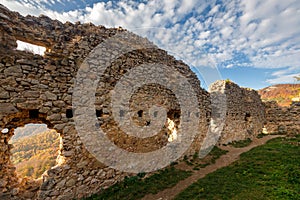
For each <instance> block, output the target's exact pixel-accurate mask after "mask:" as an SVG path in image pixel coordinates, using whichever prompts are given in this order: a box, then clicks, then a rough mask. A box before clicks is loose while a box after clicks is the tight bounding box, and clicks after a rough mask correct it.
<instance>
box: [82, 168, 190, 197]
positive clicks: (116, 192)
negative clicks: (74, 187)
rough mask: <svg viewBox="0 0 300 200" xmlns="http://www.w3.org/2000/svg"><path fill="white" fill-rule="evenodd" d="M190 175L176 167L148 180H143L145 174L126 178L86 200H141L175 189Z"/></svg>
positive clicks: (188, 172) (160, 172)
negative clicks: (165, 190) (149, 195)
mask: <svg viewBox="0 0 300 200" xmlns="http://www.w3.org/2000/svg"><path fill="white" fill-rule="evenodd" d="M190 175H191V172H190V171H183V170H179V169H175V168H174V167H169V168H167V169H164V170H161V171H159V172H158V173H156V174H154V175H152V176H150V177H148V178H143V176H144V174H139V175H137V176H134V177H130V178H125V180H124V181H122V182H120V183H117V184H115V185H113V186H112V187H110V188H108V189H106V190H104V191H103V192H101V193H100V194H96V195H93V196H91V197H90V198H87V199H86V200H96V199H97V200H98V199H99V200H102V199H103V200H109V199H111V200H117V199H141V198H143V197H144V196H145V195H146V194H156V193H157V192H159V191H161V190H164V189H166V188H170V187H173V186H175V185H176V184H177V183H178V182H179V181H180V180H183V179H185V178H187V177H189V176H190Z"/></svg>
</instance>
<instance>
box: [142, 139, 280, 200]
mask: <svg viewBox="0 0 300 200" xmlns="http://www.w3.org/2000/svg"><path fill="white" fill-rule="evenodd" d="M276 137H282V136H280V135H268V136H265V137H263V138H260V139H257V138H255V139H253V141H252V143H251V144H250V145H249V146H247V147H244V148H233V147H229V146H226V147H222V149H224V150H227V151H228V152H227V153H226V154H225V155H223V156H221V157H220V158H218V159H217V160H216V162H215V163H214V164H212V165H209V166H207V167H205V168H201V169H200V170H199V171H196V172H194V173H193V175H192V176H190V177H188V178H186V179H184V180H182V181H180V182H179V183H177V185H175V186H174V187H172V188H168V189H165V190H163V191H161V192H159V193H157V194H155V195H153V194H150V195H147V196H145V197H144V198H143V200H170V199H173V198H174V197H175V196H176V195H177V194H179V193H180V192H181V191H183V190H184V189H186V188H187V187H188V186H189V185H191V184H193V183H194V182H196V181H197V180H198V179H200V178H203V177H205V176H206V175H207V174H209V173H212V172H214V171H216V170H217V169H219V168H222V167H225V166H228V165H230V164H231V163H233V162H234V161H236V160H238V159H239V156H240V154H242V153H244V152H247V151H249V150H251V149H252V148H254V147H257V146H260V145H263V144H265V143H266V142H267V141H268V140H270V139H273V138H276Z"/></svg>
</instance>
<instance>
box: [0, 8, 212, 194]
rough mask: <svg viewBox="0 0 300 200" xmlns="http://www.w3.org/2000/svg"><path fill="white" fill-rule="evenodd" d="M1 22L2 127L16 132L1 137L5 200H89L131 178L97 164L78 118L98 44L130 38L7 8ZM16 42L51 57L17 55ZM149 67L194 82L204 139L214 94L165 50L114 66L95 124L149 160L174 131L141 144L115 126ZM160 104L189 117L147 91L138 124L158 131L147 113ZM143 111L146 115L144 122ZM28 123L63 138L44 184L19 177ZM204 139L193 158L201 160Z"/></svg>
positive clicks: (138, 96) (133, 55)
mask: <svg viewBox="0 0 300 200" xmlns="http://www.w3.org/2000/svg"><path fill="white" fill-rule="evenodd" d="M0 19H1V20H0V127H1V128H8V129H9V132H8V133H2V132H1V133H0V199H20V198H27V199H72V198H81V197H84V196H88V195H90V194H92V193H96V192H98V191H99V190H101V189H103V188H106V187H108V186H111V185H112V184H114V183H116V182H117V181H119V180H121V179H122V178H124V176H125V175H131V174H128V173H122V172H119V171H117V170H114V169H112V168H110V167H107V166H105V165H104V164H102V163H100V162H99V161H97V159H95V158H94V157H93V156H92V155H91V154H90V153H89V152H88V151H87V150H86V148H85V146H84V145H83V143H82V141H81V139H80V137H79V136H78V134H77V131H76V129H75V125H74V120H73V118H72V117H73V115H74V112H76V110H75V111H74V110H73V108H72V94H73V87H74V81H75V76H76V73H77V71H78V68H79V66H80V65H81V63H82V62H83V60H84V58H86V56H87V55H88V54H89V53H90V52H91V50H92V49H94V48H95V47H96V46H97V45H98V44H100V43H101V42H103V41H104V40H106V39H108V38H110V37H112V36H114V35H115V34H118V33H122V32H126V31H125V30H123V29H106V28H105V27H103V26H94V25H93V24H80V23H76V24H72V23H69V22H67V23H64V24H63V23H61V22H59V21H57V20H54V21H53V20H51V19H50V18H48V17H46V16H40V17H38V18H36V17H32V16H27V17H23V16H21V15H19V14H18V13H15V12H11V11H9V10H8V9H6V8H5V7H3V6H2V5H0ZM136 37H137V36H136ZM137 38H139V37H137ZM16 40H21V41H24V42H28V43H32V44H36V45H41V46H44V47H46V48H47V51H46V53H45V56H40V55H34V54H32V53H31V52H26V51H18V50H16V46H17V44H16ZM139 40H140V41H144V40H145V39H143V38H139ZM142 63H150V64H151V63H160V64H164V65H167V66H170V67H174V68H175V69H177V70H178V71H179V72H180V73H181V74H182V75H183V76H184V77H186V78H187V80H188V81H189V83H190V84H191V85H192V86H193V89H194V91H195V93H196V96H197V99H198V101H199V105H198V106H199V109H200V113H198V114H199V117H200V116H201V118H200V124H199V125H200V126H199V127H200V128H199V132H207V125H208V121H209V120H208V118H209V114H208V113H209V109H210V108H209V107H210V102H209V98H208V97H209V94H208V93H207V92H206V91H204V90H203V89H201V88H200V82H199V80H198V79H197V77H196V75H195V74H194V73H193V72H192V71H191V70H190V69H189V67H188V66H187V65H186V64H184V63H183V62H181V61H176V60H175V59H174V58H173V57H171V56H169V55H168V54H167V53H166V52H165V51H163V50H160V49H158V48H154V49H138V50H134V51H132V52H129V53H127V54H125V55H122V56H120V57H118V58H117V59H115V60H114V62H113V63H111V64H110V66H108V68H107V71H106V76H104V77H102V82H103V83H104V84H102V85H99V86H98V87H97V90H96V93H95V98H96V102H95V109H96V110H95V117H96V116H97V118H98V119H97V120H98V123H99V125H100V126H101V128H103V130H105V131H107V136H108V137H109V138H110V139H111V140H112V141H113V142H114V143H115V145H117V146H119V147H121V148H123V149H125V150H127V151H129V152H148V151H152V150H155V149H157V148H160V147H162V146H163V145H165V144H166V143H167V142H168V137H167V135H168V130H167V129H163V130H162V131H161V132H160V133H159V134H158V135H157V136H155V137H152V138H150V139H148V140H143V139H141V140H139V139H137V138H132V137H129V136H126V135H125V134H124V133H123V132H122V131H121V130H120V129H118V126H117V124H116V123H115V122H114V121H113V118H112V109H111V107H110V103H109V100H110V94H111V91H112V90H113V87H114V86H115V85H116V83H117V82H118V80H119V79H120V78H121V77H122V75H124V74H125V73H126V72H127V71H128V70H130V69H132V68H134V67H135V66H136V65H137V64H142ZM175 82H176V79H174V83H175ZM153 96H155V98H153ZM147 102H148V103H147ZM156 103H160V105H161V106H163V107H164V108H165V109H166V110H167V116H168V117H169V118H170V119H172V120H174V121H175V123H176V125H177V126H179V125H180V120H179V119H180V116H181V115H182V113H180V112H179V110H180V107H179V105H178V102H177V100H176V98H174V94H173V93H172V91H169V90H167V89H166V88H162V87H160V86H155V85H147V86H144V87H143V88H141V89H140V91H137V92H136V93H135V95H133V96H132V99H131V104H130V105H131V109H132V110H133V111H134V112H136V116H134V117H135V118H136V121H137V123H140V124H141V125H143V124H144V125H145V124H146V125H147V123H151V122H149V119H148V116H147V114H145V113H147V111H148V110H149V106H151V105H153V104H156ZM141 110H142V113H144V114H142V115H141V116H140V114H139V111H141ZM27 123H45V124H47V125H48V128H53V129H55V130H56V131H57V132H58V133H59V134H60V137H61V144H60V151H59V156H58V159H57V166H55V167H53V168H52V169H50V170H48V171H47V172H45V173H44V175H43V176H42V179H41V180H26V179H22V177H18V176H17V174H16V172H15V167H14V166H13V165H12V163H11V161H10V150H11V148H12V146H11V145H9V143H8V142H9V140H10V138H11V137H12V136H13V134H14V129H15V128H17V127H22V126H24V125H25V124H27ZM201 139H202V138H198V139H197V140H196V142H195V143H194V144H193V145H192V147H191V148H190V149H189V150H188V151H187V153H192V152H195V150H196V148H199V144H200V142H201ZM143 147H146V148H144V149H143Z"/></svg>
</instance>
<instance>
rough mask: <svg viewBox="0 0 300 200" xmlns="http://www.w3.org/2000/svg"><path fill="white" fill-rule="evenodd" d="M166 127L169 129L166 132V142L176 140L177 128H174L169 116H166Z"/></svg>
mask: <svg viewBox="0 0 300 200" xmlns="http://www.w3.org/2000/svg"><path fill="white" fill-rule="evenodd" d="M167 128H168V130H169V133H168V142H173V141H174V140H177V128H176V124H175V122H174V121H173V120H171V119H170V118H168V121H167Z"/></svg>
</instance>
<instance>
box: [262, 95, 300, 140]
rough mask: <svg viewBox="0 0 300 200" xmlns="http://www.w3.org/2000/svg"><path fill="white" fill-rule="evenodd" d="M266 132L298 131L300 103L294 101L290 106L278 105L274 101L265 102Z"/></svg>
mask: <svg viewBox="0 0 300 200" xmlns="http://www.w3.org/2000/svg"><path fill="white" fill-rule="evenodd" d="M264 104H265V107H266V125H265V128H266V132H267V133H279V134H299V133H300V103H299V102H294V103H292V104H291V105H290V107H280V106H278V104H277V103H276V101H269V102H265V103H264Z"/></svg>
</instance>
